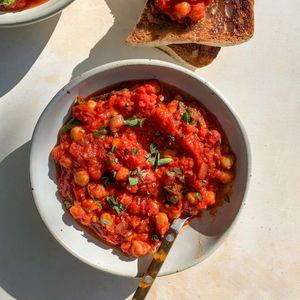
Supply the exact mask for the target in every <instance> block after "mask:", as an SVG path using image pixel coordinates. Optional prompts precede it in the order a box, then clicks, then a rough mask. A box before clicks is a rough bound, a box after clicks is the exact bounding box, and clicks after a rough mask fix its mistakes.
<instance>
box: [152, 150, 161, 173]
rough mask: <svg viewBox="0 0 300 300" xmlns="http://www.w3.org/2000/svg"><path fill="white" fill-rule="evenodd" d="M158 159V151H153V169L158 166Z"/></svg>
mask: <svg viewBox="0 0 300 300" xmlns="http://www.w3.org/2000/svg"><path fill="white" fill-rule="evenodd" d="M159 159H160V153H159V152H158V151H157V152H156V153H155V158H154V163H153V166H154V169H156V168H157V167H158V162H159Z"/></svg>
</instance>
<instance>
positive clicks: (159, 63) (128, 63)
mask: <svg viewBox="0 0 300 300" xmlns="http://www.w3.org/2000/svg"><path fill="white" fill-rule="evenodd" d="M134 65H148V66H149V65H150V66H157V67H166V68H170V69H173V70H176V71H179V72H183V73H185V74H186V75H188V76H191V77H193V78H195V79H196V80H198V81H200V82H201V83H202V84H204V85H205V86H206V87H208V88H209V89H210V90H211V91H212V92H213V93H215V95H216V96H217V97H218V99H219V100H220V101H221V102H223V103H224V104H225V106H226V107H228V109H229V110H230V112H231V114H232V115H233V117H234V119H235V121H236V122H237V124H238V127H239V129H240V131H241V134H242V137H243V139H244V143H245V150H246V159H247V180H246V185H245V190H244V195H243V199H242V201H241V205H240V207H239V210H238V212H237V214H236V216H235V217H234V219H233V221H232V223H231V224H230V226H229V227H228V228H227V230H226V231H225V232H224V233H223V234H222V235H221V236H220V238H219V239H218V240H217V241H216V243H215V244H214V246H213V247H212V249H211V250H210V251H209V252H207V253H206V254H205V255H204V256H203V260H202V261H204V260H205V259H206V258H207V257H208V256H210V255H211V254H212V253H214V251H215V250H216V249H217V248H219V246H220V245H221V244H222V243H223V241H224V240H225V238H227V236H228V234H229V233H230V232H231V230H232V229H233V228H234V225H235V224H236V223H237V221H238V218H239V217H240V215H241V212H242V210H243V207H244V206H245V202H246V198H247V195H248V190H249V182H250V178H251V170H252V157H251V148H250V143H249V139H248V136H247V133H246V131H245V128H244V126H243V124H242V122H241V120H240V118H239V117H238V115H237V113H236V112H235V110H234V109H233V107H232V106H231V104H230V103H229V101H228V100H227V98H226V97H225V96H224V95H223V94H222V93H221V92H220V91H219V90H218V89H217V88H216V87H215V86H214V85H213V84H212V83H210V82H209V81H207V80H206V79H204V78H203V77H201V76H199V75H198V74H196V73H195V72H193V71H191V70H188V69H186V68H184V67H181V66H179V65H176V64H173V63H169V62H164V61H161V60H156V59H126V60H119V61H114V62H110V63H107V64H104V65H100V66H98V67H96V68H93V69H91V70H89V71H87V72H85V73H83V74H81V75H79V76H77V77H75V78H74V79H72V80H71V81H70V82H69V83H67V84H66V85H65V86H64V87H63V88H61V89H60V90H59V91H58V92H57V94H56V95H55V96H54V97H53V98H52V99H51V100H50V102H49V103H48V104H47V106H46V107H45V108H44V110H43V112H42V113H41V115H40V117H39V119H38V121H37V123H36V126H35V128H34V131H33V134H32V138H31V147H30V158H29V170H30V181H31V185H32V194H33V198H34V202H35V205H36V207H37V210H38V212H39V215H40V217H41V219H42V220H43V222H44V224H45V225H46V227H47V229H48V231H49V232H50V233H51V234H52V236H53V237H54V238H55V239H56V241H58V243H59V244H60V245H62V246H63V248H65V249H66V250H67V251H68V252H69V253H71V254H72V255H73V256H75V257H76V258H78V259H79V260H81V261H82V262H84V263H86V264H87V265H90V266H91V267H93V268H95V269H98V270H101V271H104V272H107V273H110V274H114V275H118V276H123V277H129V278H139V277H140V275H139V274H137V275H136V276H131V275H128V274H126V273H124V272H121V271H115V270H110V269H107V268H102V267H101V266H99V265H98V264H96V263H94V262H92V261H89V260H87V259H86V258H84V257H82V256H80V255H79V254H77V252H76V251H75V250H74V249H73V248H72V247H70V246H69V245H68V244H67V243H66V242H64V241H62V240H61V239H60V238H59V237H58V236H57V235H56V233H55V231H54V230H53V229H52V227H51V224H50V223H49V222H48V221H47V220H46V218H45V217H44V216H43V214H42V213H41V209H40V205H39V201H38V199H37V197H36V195H35V189H34V188H33V187H34V185H33V179H32V178H33V175H32V174H33V173H34V166H33V165H34V162H33V161H34V158H33V154H32V153H33V151H32V149H33V148H34V147H35V144H36V143H37V141H36V138H35V137H36V133H37V131H38V129H39V127H40V124H41V122H42V120H43V118H44V115H45V114H46V113H47V111H48V109H49V107H50V106H52V105H54V104H55V103H56V102H57V101H59V99H60V98H61V97H62V96H63V95H64V94H65V93H66V91H68V90H69V89H72V88H73V87H74V86H76V85H78V84H79V83H81V82H83V81H85V80H86V79H88V78H90V77H92V76H94V75H96V74H99V73H102V72H104V71H107V70H112V69H117V68H118V67H126V66H134ZM200 262H201V261H194V262H193V263H192V264H189V265H186V266H184V267H182V268H180V269H178V270H176V271H166V272H163V273H162V272H161V273H160V274H159V275H158V276H165V275H170V274H174V273H177V272H180V271H184V270H186V269H188V268H191V267H193V266H195V265H197V264H199V263H200Z"/></svg>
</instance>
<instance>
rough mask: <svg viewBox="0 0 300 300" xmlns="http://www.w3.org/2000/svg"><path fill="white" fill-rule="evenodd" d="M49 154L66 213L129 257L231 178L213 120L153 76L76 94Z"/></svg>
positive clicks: (213, 201)
mask: <svg viewBox="0 0 300 300" xmlns="http://www.w3.org/2000/svg"><path fill="white" fill-rule="evenodd" d="M52 158H53V160H54V161H55V163H56V165H57V170H58V172H57V177H58V189H59V193H60V194H61V196H62V198H63V201H64V204H65V206H66V208H67V209H68V210H69V212H70V213H71V215H72V216H73V218H75V219H76V220H78V221H79V222H80V223H81V224H83V225H85V226H89V227H90V228H92V229H93V230H94V231H95V232H96V233H97V234H98V235H99V237H100V238H101V239H102V240H104V241H106V242H108V243H110V244H112V245H118V246H120V248H121V249H122V251H123V252H125V253H127V254H128V255H131V256H142V255H145V254H148V253H152V252H154V251H155V250H156V248H157V247H158V245H159V243H160V241H161V240H162V239H163V238H164V235H165V233H166V231H167V230H168V229H169V227H170V223H171V222H172V221H173V220H174V219H175V218H178V217H179V216H180V215H181V214H182V213H183V212H184V211H186V212H188V213H190V214H192V215H194V216H198V215H200V214H201V212H202V211H203V210H205V209H208V208H211V207H214V206H215V205H217V204H218V203H220V202H222V201H223V200H224V198H227V197H228V194H229V193H230V187H231V183H232V181H233V178H234V172H233V170H232V167H233V165H234V155H233V154H232V153H231V151H230V148H229V145H228V143H227V140H226V137H225V136H224V134H223V133H222V130H221V128H220V126H219V125H218V122H217V120H216V118H215V117H214V116H213V115H212V114H210V113H209V112H208V111H207V110H205V109H204V108H203V107H202V106H200V105H199V104H198V103H197V102H196V101H195V100H194V99H192V98H191V97H190V96H189V95H187V94H185V93H183V92H182V91H180V90H178V89H176V88H174V87H171V86H169V85H166V84H164V83H162V82H158V81H143V82H142V81H137V82H125V83H122V84H121V85H119V86H118V87H116V86H115V87H111V88H109V89H107V90H105V91H101V93H96V94H95V95H92V96H90V97H88V98H86V99H84V98H80V97H78V98H77V99H76V103H75V104H74V106H73V107H72V118H71V119H70V120H69V121H68V122H67V123H66V124H65V125H64V126H63V127H62V129H61V130H60V133H59V137H58V144H57V145H56V146H55V147H54V148H53V150H52Z"/></svg>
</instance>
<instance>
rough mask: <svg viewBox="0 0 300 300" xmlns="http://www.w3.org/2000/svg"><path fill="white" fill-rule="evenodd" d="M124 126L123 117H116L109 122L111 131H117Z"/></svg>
mask: <svg viewBox="0 0 300 300" xmlns="http://www.w3.org/2000/svg"><path fill="white" fill-rule="evenodd" d="M123 125H124V118H123V116H122V115H116V116H114V117H112V118H111V119H110V121H109V129H110V130H111V131H116V129H118V128H120V127H122V126H123Z"/></svg>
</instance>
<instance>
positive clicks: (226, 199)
mask: <svg viewBox="0 0 300 300" xmlns="http://www.w3.org/2000/svg"><path fill="white" fill-rule="evenodd" d="M224 200H225V201H226V202H227V203H230V198H229V196H228V195H226V196H225V198H224Z"/></svg>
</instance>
